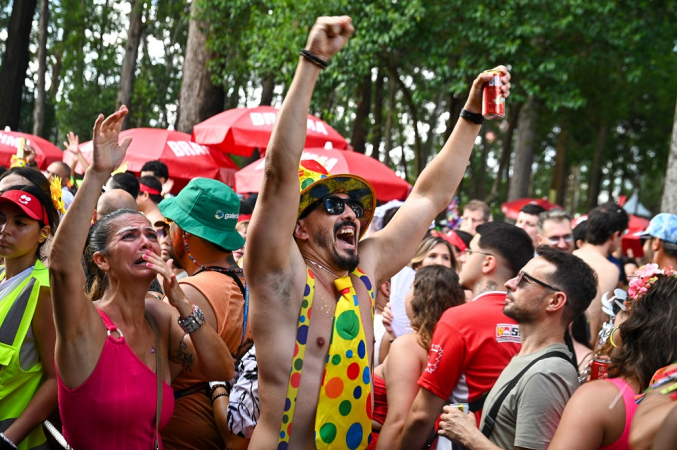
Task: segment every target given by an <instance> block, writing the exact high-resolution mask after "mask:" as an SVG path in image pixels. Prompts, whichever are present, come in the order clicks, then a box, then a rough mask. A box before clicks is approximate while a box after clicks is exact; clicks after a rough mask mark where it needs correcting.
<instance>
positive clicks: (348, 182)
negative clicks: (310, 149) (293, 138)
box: [297, 159, 376, 237]
mask: <svg viewBox="0 0 677 450" xmlns="http://www.w3.org/2000/svg"><path fill="white" fill-rule="evenodd" d="M299 185H300V187H301V203H300V204H299V212H298V216H301V213H303V211H304V210H305V209H306V208H308V207H309V206H311V205H313V204H314V203H316V202H318V201H319V200H322V199H323V198H325V197H327V196H328V195H331V194H347V195H348V196H349V197H350V198H351V199H352V200H357V201H358V202H360V203H362V205H363V206H364V217H362V218H361V219H359V220H360V237H362V236H363V235H364V233H365V232H366V231H367V228H369V223H371V219H372V218H373V217H374V209H375V208H376V194H375V192H374V188H373V186H372V185H371V184H370V183H369V182H368V181H367V180H365V179H364V178H362V177H358V176H356V175H350V174H347V173H345V174H338V175H331V174H330V173H329V172H328V171H327V169H325V168H324V166H323V165H322V164H320V163H319V162H317V161H315V160H312V159H306V160H303V161H301V164H300V165H299ZM298 216H297V217H298Z"/></svg>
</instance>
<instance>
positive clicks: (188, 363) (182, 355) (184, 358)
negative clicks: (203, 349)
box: [172, 334, 195, 372]
mask: <svg viewBox="0 0 677 450" xmlns="http://www.w3.org/2000/svg"><path fill="white" fill-rule="evenodd" d="M186 336H188V335H187V334H185V335H184V336H183V339H181V342H179V348H178V350H176V352H174V355H172V356H173V358H172V359H173V360H174V361H176V362H178V363H179V364H181V367H183V370H185V371H186V372H191V371H192V369H193V359H194V357H195V355H194V354H193V353H192V352H188V351H187V350H186V349H187V348H188V345H186Z"/></svg>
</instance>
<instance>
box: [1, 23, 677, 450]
mask: <svg viewBox="0 0 677 450" xmlns="http://www.w3.org/2000/svg"><path fill="white" fill-rule="evenodd" d="M352 33H353V27H352V24H351V20H350V18H348V17H323V18H320V19H318V20H317V22H316V24H315V26H314V27H313V28H312V30H311V31H310V35H309V37H308V42H307V45H306V47H305V49H304V50H303V51H302V53H301V57H300V60H299V64H298V67H297V70H296V73H295V76H294V80H293V82H292V84H291V86H290V88H289V90H288V92H287V96H286V99H285V101H284V104H283V106H282V108H281V110H280V113H279V116H278V118H277V121H276V124H275V129H274V132H273V135H272V137H271V141H270V145H269V147H268V150H267V152H266V157H265V158H266V159H265V165H266V166H265V176H264V179H263V183H262V186H261V190H260V193H259V194H258V196H257V195H251V196H249V197H248V198H246V199H245V198H240V197H238V195H236V194H235V193H234V192H233V190H232V189H230V188H229V187H228V186H226V185H225V184H223V183H221V182H219V181H215V180H210V179H204V178H197V179H194V180H192V181H191V182H190V183H189V184H188V185H187V186H186V187H185V188H183V189H181V190H180V192H179V193H178V194H177V195H176V196H173V195H171V194H169V193H168V192H169V191H170V190H171V188H172V186H173V183H172V181H171V177H170V174H169V172H168V171H167V167H166V166H165V165H164V164H163V163H162V162H160V161H150V162H148V164H146V166H144V168H143V169H142V171H141V173H140V174H138V177H137V176H136V175H135V174H132V173H130V172H124V171H122V172H118V171H117V169H118V167H119V166H120V164H121V163H122V161H123V159H124V157H125V153H126V150H127V148H128V147H129V145H130V142H131V140H130V138H125V139H120V137H119V134H120V130H121V127H122V123H123V120H124V118H125V116H126V115H127V113H128V111H127V108H126V107H125V106H123V107H121V108H120V110H119V111H117V112H115V113H113V114H111V115H110V116H108V117H104V116H103V115H100V116H99V117H98V118H96V120H95V123H94V130H93V153H92V154H93V159H92V161H91V162H87V161H86V160H84V158H83V157H82V155H81V154H80V153H79V150H78V147H77V143H78V139H77V136H75V135H73V134H69V137H68V143H66V145H67V147H68V149H69V151H72V152H73V153H74V154H75V156H76V158H75V160H76V161H79V162H80V163H81V164H82V165H83V167H84V168H85V171H84V177H83V178H82V179H81V180H78V182H76V183H74V182H73V181H75V179H74V178H75V177H74V170H73V169H74V168H73V167H69V166H68V165H66V164H63V163H60V162H57V163H53V164H52V165H50V166H49V167H48V168H47V170H46V173H42V172H40V171H39V170H38V169H37V167H35V164H34V161H33V160H32V158H31V154H30V152H28V154H27V156H26V158H25V160H23V163H21V164H17V166H16V167H12V168H9V170H6V171H5V172H4V174H2V176H1V177H0V257H1V258H2V260H3V261H4V263H3V265H2V266H1V268H0V450H4V449H21V450H28V449H40V450H43V449H50V448H52V449H56V448H74V449H76V450H84V449H120V448H123V449H149V448H157V449H159V448H166V449H195V450H212V449H213V450H223V449H231V450H232V449H236V450H239V449H246V448H251V449H257V450H258V449H262V450H269V449H279V450H284V449H350V450H354V449H365V448H370V449H378V450H381V449H384V450H389V449H402V450H418V449H428V448H436V449H440V450H442V449H451V448H454V449H471V450H484V449H513V448H515V449H534V450H535V449H548V448H549V449H555V450H559V449H572V448H573V449H590V450H594V449H618V450H623V449H633V450H637V449H656V450H664V449H671V448H674V446H675V442H677V431H676V430H677V426H675V425H677V408H676V407H675V405H677V403H675V402H674V400H677V380H676V379H677V274H676V273H675V271H674V270H673V267H677V216H675V215H673V214H666V213H662V214H659V215H657V216H656V217H654V218H653V219H652V220H651V222H650V224H649V227H648V228H647V229H646V231H644V232H643V233H641V236H640V239H641V240H642V242H643V256H641V257H639V258H628V256H627V255H624V254H623V252H622V248H621V238H622V237H623V236H624V234H625V233H626V231H627V228H628V220H629V219H628V214H627V213H626V212H625V211H624V210H623V209H622V208H621V207H620V206H618V205H617V204H616V203H613V202H608V203H604V204H602V205H600V206H597V207H596V208H594V209H593V210H591V211H590V212H589V213H588V214H587V215H585V216H584V217H583V218H578V219H577V220H576V221H573V220H572V217H571V216H570V215H569V214H568V213H567V212H566V211H564V210H562V209H558V208H556V209H551V210H547V211H546V210H545V208H542V207H540V206H537V205H534V204H528V205H526V206H524V207H523V208H522V210H521V211H520V213H519V215H518V217H517V220H516V223H515V224H511V223H506V222H498V221H493V218H492V215H491V210H490V208H489V206H488V205H487V204H485V203H484V202H482V201H480V200H471V201H469V202H467V203H466V204H465V206H464V208H463V211H462V217H461V222H460V226H459V227H458V228H457V229H450V228H449V227H447V226H445V224H436V223H435V222H434V220H435V218H436V217H437V216H438V214H439V213H440V211H445V210H446V208H447V206H448V205H449V204H450V202H452V197H453V195H454V191H455V190H456V188H457V187H458V184H459V183H460V181H461V179H462V177H463V175H464V168H465V167H466V165H467V162H468V159H469V157H470V154H471V152H472V149H473V146H474V143H475V139H476V137H477V135H478V133H479V131H480V128H481V123H482V116H481V111H482V87H483V85H484V84H485V83H487V82H488V81H489V80H490V79H491V77H492V75H491V74H489V73H486V72H482V73H480V74H479V75H478V76H477V78H476V79H475V81H474V82H473V84H472V87H471V89H470V92H469V94H468V99H467V102H466V104H465V107H464V109H463V112H462V113H461V118H460V119H459V121H458V123H457V125H456V127H455V128H454V130H453V132H452V133H451V135H450V137H449V139H448V141H447V142H446V143H445V144H444V146H443V147H442V149H441V150H440V151H439V153H438V154H437V156H436V157H435V158H434V159H433V160H432V161H431V162H430V164H428V165H427V167H426V169H425V170H424V171H423V173H422V174H421V176H420V177H419V179H418V180H417V182H416V184H415V186H414V188H413V191H412V192H411V194H410V195H409V196H408V198H407V199H406V200H405V201H403V202H392V203H388V204H385V205H381V204H379V202H378V201H377V198H376V193H375V191H374V189H373V187H372V186H371V184H370V183H369V182H368V181H366V180H364V179H362V178H360V177H358V176H355V175H348V174H330V173H329V172H328V171H327V170H326V169H325V167H323V166H322V165H321V164H319V163H318V162H316V161H311V160H303V161H301V152H302V149H303V144H304V141H305V132H306V117H307V114H308V109H309V106H310V101H311V98H312V94H313V90H314V86H315V83H316V81H317V79H318V77H319V75H320V73H321V71H322V70H323V69H324V68H326V67H327V65H328V63H329V61H330V60H331V58H332V56H334V55H335V54H336V53H338V52H339V51H340V50H341V49H342V48H343V46H344V45H345V44H346V43H347V42H348V41H349V39H350V37H351V35H352ZM494 70H496V71H498V72H500V74H501V75H500V77H501V81H502V87H501V95H502V96H503V98H506V97H508V96H509V94H510V88H511V84H510V74H509V72H508V70H507V69H506V68H505V67H504V66H498V67H497V68H495V69H494ZM72 175H73V176H72ZM73 194H74V195H73ZM375 217H376V218H378V220H372V219H374V218H375ZM431 223H433V224H434V225H433V226H431ZM245 241H246V246H245ZM632 256H637V255H632ZM625 291H627V294H626V292H625ZM254 344H255V345H254Z"/></svg>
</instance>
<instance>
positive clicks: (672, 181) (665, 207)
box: [661, 109, 677, 214]
mask: <svg viewBox="0 0 677 450" xmlns="http://www.w3.org/2000/svg"><path fill="white" fill-rule="evenodd" d="M663 186H664V187H663V198H662V200H661V212H666V213H670V214H677V189H675V186H677V109H675V120H674V122H673V125H672V139H670V156H669V157H668V168H667V171H666V172H665V183H664V184H663Z"/></svg>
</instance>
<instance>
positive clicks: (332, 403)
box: [277, 269, 374, 450]
mask: <svg viewBox="0 0 677 450" xmlns="http://www.w3.org/2000/svg"><path fill="white" fill-rule="evenodd" d="M353 274H354V275H355V276H357V277H358V278H360V280H361V281H362V282H363V283H364V285H365V287H366V288H367V290H368V291H369V297H370V301H371V305H372V320H373V306H374V292H373V289H372V285H371V281H370V280H369V278H368V277H367V276H366V275H365V274H364V272H362V271H361V270H360V269H356V270H355V271H354V272H353ZM334 285H335V286H336V289H337V290H338V291H339V292H340V293H341V297H340V298H339V300H338V302H337V304H336V311H335V313H334V321H333V325H332V335H331V343H330V346H329V353H328V355H327V361H326V364H325V370H324V374H323V377H322V385H321V387H320V395H319V399H318V404H317V413H316V418H315V446H316V448H318V449H345V448H347V449H350V450H355V449H358V448H359V449H363V448H366V447H367V445H369V442H370V441H371V417H372V410H371V369H370V366H369V357H368V355H367V342H366V338H365V334H364V325H363V322H362V318H361V315H360V307H359V302H358V300H357V295H356V293H355V289H354V287H353V284H352V281H351V279H350V276H349V275H348V276H345V277H341V278H339V279H337V280H335V281H334ZM314 295H315V277H314V276H313V273H312V272H311V271H310V270H308V276H307V281H306V288H305V292H304V295H303V302H302V304H301V313H300V315H299V324H298V330H297V333H296V344H295V347H294V358H293V361H292V367H291V373H290V376H289V385H288V386H287V398H286V400H285V406H284V415H283V417H282V425H281V429H280V438H279V441H278V447H277V448H278V450H287V448H288V445H289V435H290V433H291V428H292V419H293V417H294V410H295V409H296V396H297V394H298V387H299V384H300V381H301V370H302V368H303V358H304V356H305V347H306V341H307V337H308V327H309V325H310V316H311V312H312V304H313V297H314Z"/></svg>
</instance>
